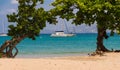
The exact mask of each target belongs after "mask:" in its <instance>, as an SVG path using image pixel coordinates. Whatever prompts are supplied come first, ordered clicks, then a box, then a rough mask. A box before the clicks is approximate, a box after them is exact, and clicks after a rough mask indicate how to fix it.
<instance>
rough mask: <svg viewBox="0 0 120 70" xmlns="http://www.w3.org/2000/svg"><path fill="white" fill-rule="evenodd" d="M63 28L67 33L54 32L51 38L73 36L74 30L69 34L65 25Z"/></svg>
mask: <svg viewBox="0 0 120 70" xmlns="http://www.w3.org/2000/svg"><path fill="white" fill-rule="evenodd" d="M65 28H66V30H67V33H65V32H64V31H55V32H54V33H53V34H51V37H71V36H75V30H74V33H69V31H68V27H67V25H66V23H65Z"/></svg>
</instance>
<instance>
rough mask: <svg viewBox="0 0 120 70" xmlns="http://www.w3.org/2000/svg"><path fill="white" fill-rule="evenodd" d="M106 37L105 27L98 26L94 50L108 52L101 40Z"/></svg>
mask: <svg viewBox="0 0 120 70" xmlns="http://www.w3.org/2000/svg"><path fill="white" fill-rule="evenodd" d="M105 37H106V29H104V28H99V27H98V36H97V49H96V51H102V52H109V51H110V50H108V49H107V48H106V47H105V46H104V45H103V40H104V38H105Z"/></svg>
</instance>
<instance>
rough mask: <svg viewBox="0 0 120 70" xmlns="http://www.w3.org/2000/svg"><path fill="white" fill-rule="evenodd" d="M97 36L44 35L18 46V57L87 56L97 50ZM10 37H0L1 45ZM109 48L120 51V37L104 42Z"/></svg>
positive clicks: (26, 40) (27, 40)
mask: <svg viewBox="0 0 120 70" xmlns="http://www.w3.org/2000/svg"><path fill="white" fill-rule="evenodd" d="M96 37H97V34H92V33H84V34H77V35H76V36H74V37H50V35H49V34H42V35H40V36H39V37H37V38H36V40H34V41H33V40H31V39H25V40H23V41H22V42H21V43H20V44H18V45H17V48H18V49H19V54H18V56H17V57H31V58H33V57H35V58H36V57H53V56H55V57H59V56H74V55H86V54H88V53H90V52H93V51H95V49H96ZM9 39H10V37H8V36H7V37H0V45H1V44H2V43H3V42H4V41H5V40H9ZM104 44H105V46H106V47H107V48H109V49H111V48H114V49H120V36H118V35H115V36H114V37H110V38H109V39H108V40H105V41H104Z"/></svg>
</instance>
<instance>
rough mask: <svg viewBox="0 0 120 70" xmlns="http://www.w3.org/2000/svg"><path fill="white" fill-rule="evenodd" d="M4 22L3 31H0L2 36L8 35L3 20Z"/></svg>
mask: <svg viewBox="0 0 120 70" xmlns="http://www.w3.org/2000/svg"><path fill="white" fill-rule="evenodd" d="M2 24H3V27H2V28H3V29H2V33H0V36H7V34H6V33H4V32H5V24H4V23H3V22H2Z"/></svg>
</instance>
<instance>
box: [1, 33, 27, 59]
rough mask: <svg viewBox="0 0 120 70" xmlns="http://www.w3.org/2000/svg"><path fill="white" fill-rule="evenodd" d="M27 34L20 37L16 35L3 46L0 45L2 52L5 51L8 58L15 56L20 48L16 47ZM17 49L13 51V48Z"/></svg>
mask: <svg viewBox="0 0 120 70" xmlns="http://www.w3.org/2000/svg"><path fill="white" fill-rule="evenodd" d="M25 37H26V36H25V35H24V36H20V37H14V38H12V39H11V40H8V41H6V42H5V43H4V44H3V45H2V46H1V47H0V53H3V54H4V55H6V57H8V58H14V57H15V56H16V55H17V53H18V49H17V48H16V45H17V44H18V43H19V42H20V41H21V40H23V39H24V38H25ZM14 49H15V50H16V52H15V53H13V50H14Z"/></svg>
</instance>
